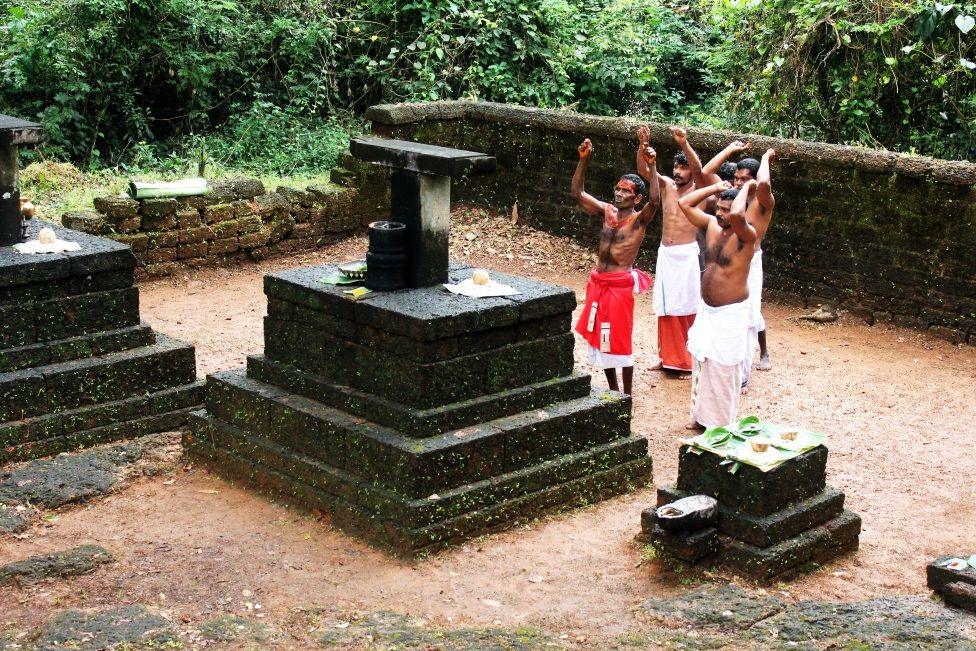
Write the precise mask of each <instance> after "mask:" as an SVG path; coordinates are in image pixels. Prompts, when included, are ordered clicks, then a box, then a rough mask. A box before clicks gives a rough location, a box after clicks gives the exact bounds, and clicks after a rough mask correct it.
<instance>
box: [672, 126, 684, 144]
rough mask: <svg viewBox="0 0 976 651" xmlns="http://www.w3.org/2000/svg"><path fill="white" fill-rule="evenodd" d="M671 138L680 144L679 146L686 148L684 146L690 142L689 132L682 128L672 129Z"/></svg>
mask: <svg viewBox="0 0 976 651" xmlns="http://www.w3.org/2000/svg"><path fill="white" fill-rule="evenodd" d="M671 137H673V138H674V141H675V142H676V143H678V145H679V146H684V144H685V143H686V142H687V141H688V132H687V131H685V130H684V129H682V128H681V127H671Z"/></svg>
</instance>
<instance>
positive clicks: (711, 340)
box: [688, 299, 750, 427]
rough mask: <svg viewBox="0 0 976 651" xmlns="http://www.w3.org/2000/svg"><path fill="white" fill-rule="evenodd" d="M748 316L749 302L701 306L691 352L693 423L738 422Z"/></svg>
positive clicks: (690, 338)
mask: <svg viewBox="0 0 976 651" xmlns="http://www.w3.org/2000/svg"><path fill="white" fill-rule="evenodd" d="M749 315H750V303H749V300H748V299H746V300H744V301H740V302H738V303H732V304H731V305H723V306H721V307H712V306H711V305H706V304H705V303H704V302H702V304H701V306H700V307H699V309H698V314H697V315H696V316H695V325H693V326H692V327H691V330H690V331H689V332H688V352H690V353H691V355H692V357H693V358H694V363H693V366H692V376H691V419H692V420H693V421H695V422H697V423H698V424H700V425H704V426H705V427H717V426H720V425H728V424H730V423H732V422H734V421H735V420H736V419H737V418H738V415H739V394H740V391H741V388H742V365H743V361H744V360H745V358H746V349H747V347H748V343H747V337H746V334H747V330H748V327H749Z"/></svg>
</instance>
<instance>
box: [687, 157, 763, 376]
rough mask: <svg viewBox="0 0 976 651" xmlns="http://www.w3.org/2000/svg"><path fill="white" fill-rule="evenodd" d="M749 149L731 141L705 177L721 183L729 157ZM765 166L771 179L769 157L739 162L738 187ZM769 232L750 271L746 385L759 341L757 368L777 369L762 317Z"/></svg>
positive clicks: (754, 258)
mask: <svg viewBox="0 0 976 651" xmlns="http://www.w3.org/2000/svg"><path fill="white" fill-rule="evenodd" d="M748 148H749V143H748V142H742V141H741V140H735V141H733V142H731V143H729V145H728V146H727V147H726V148H725V149H723V150H722V151H720V152H719V153H718V154H717V155H716V156H715V158H713V159H712V160H710V161H708V164H706V165H705V167H704V168H702V176H704V177H705V179H706V182H708V183H713V182H717V181H718V177H717V176H716V174H718V173H719V172H720V171H721V168H722V167H725V166H726V165H729V164H730V163H728V162H727V160H728V159H729V157H731V156H733V155H734V154H738V153H741V152H743V151H745V150H746V149H748ZM767 153H768V152H767ZM764 166H765V168H764ZM763 169H765V175H766V179H767V180H768V178H769V160H768V159H767V157H766V156H763V160H762V161H757V160H756V159H755V158H743V159H742V160H740V161H739V162H738V163H736V164H735V172H734V173H735V180H734V181H733V183H734V185H735V187H737V188H741V187H742V186H743V185H744V184H745V183H746V182H747V181H750V180H753V179H755V180H756V181H757V182H759V176H760V174H761V173H762V170H763ZM759 196H763V194H762V193H760V194H759ZM767 209H768V210H772V207H771V206H767ZM768 226H769V222H768V220H767V221H766V227H768ZM765 234H766V232H765V227H764V228H763V232H762V234H761V235H760V237H759V241H758V242H757V243H756V255H755V256H753V258H752V270H751V271H750V272H749V288H750V289H751V292H750V294H749V296H750V300H751V301H752V302H753V311H752V316H751V318H750V320H749V329H750V330H751V331H752V332H751V333H750V337H751V340H750V347H749V358H748V361H747V362H746V365H747V366H746V371H745V374H744V376H743V378H744V381H745V384H748V383H749V376H750V375H751V374H752V359H753V357H754V356H755V353H756V343H758V344H759V365H758V366H757V367H756V368H758V369H759V370H760V371H768V370H770V369H771V368H773V365H772V363H771V362H770V360H769V347H768V346H767V344H766V320H765V319H763V316H762V287H763V268H762V261H763V255H762V236H763V235H765ZM743 386H744V385H743Z"/></svg>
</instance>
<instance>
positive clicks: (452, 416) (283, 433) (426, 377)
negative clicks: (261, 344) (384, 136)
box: [184, 139, 651, 555]
mask: <svg viewBox="0 0 976 651" xmlns="http://www.w3.org/2000/svg"><path fill="white" fill-rule="evenodd" d="M352 151H353V152H354V153H355V154H357V155H360V156H362V157H363V158H365V159H367V160H369V161H371V162H374V163H377V164H381V165H385V166H388V167H392V168H393V169H394V170H395V171H394V174H393V177H394V192H393V200H392V201H393V203H394V205H393V206H392V215H393V218H394V219H397V220H398V221H401V222H404V223H406V224H407V228H408V230H409V231H410V232H412V233H413V234H414V239H413V240H412V242H411V243H409V244H408V253H409V256H410V257H411V260H409V261H408V263H407V265H408V269H409V270H411V271H409V278H408V282H407V287H406V288H405V289H401V290H397V291H390V292H373V293H372V294H368V295H367V296H365V297H363V298H361V299H359V300H355V301H354V300H351V299H350V297H349V295H347V294H345V293H344V292H343V287H342V286H339V287H337V286H335V285H327V284H323V283H322V282H320V279H322V278H323V277H325V276H328V275H330V274H333V273H335V271H336V267H334V266H319V267H307V268H300V269H293V270H290V271H283V272H279V273H274V274H270V275H268V276H266V277H265V293H266V294H267V296H268V316H267V318H266V320H265V329H264V340H265V349H264V354H263V355H255V356H251V357H249V358H248V360H247V368H246V370H245V369H240V370H235V371H229V372H222V373H215V374H213V375H211V376H210V377H209V378H208V379H209V382H208V385H207V398H206V411H201V412H197V413H195V414H194V415H193V416H192V417H191V427H190V432H189V433H188V434H187V436H186V437H185V441H184V442H185V446H186V448H187V450H188V451H189V452H190V453H192V454H195V455H197V456H199V457H201V458H203V459H205V460H207V461H208V462H209V465H211V466H212V467H213V468H215V469H216V470H217V471H218V472H220V473H221V474H224V475H225V476H228V477H231V478H238V479H241V480H243V481H244V482H246V483H248V484H250V485H252V486H255V487H258V488H260V489H263V490H264V491H267V492H270V493H273V494H277V495H280V496H284V497H286V498H289V499H290V500H291V501H294V502H297V503H298V504H300V505H302V506H305V507H308V508H315V509H320V510H322V511H325V512H327V513H330V514H331V518H332V523H333V524H334V525H336V526H338V527H341V528H342V529H344V530H346V531H348V532H350V533H353V534H356V535H359V536H362V537H364V538H366V539H367V540H369V541H371V542H373V543H376V544H379V545H381V546H384V547H386V548H390V549H392V550H394V551H395V552H397V553H399V554H402V555H412V554H415V553H417V552H420V551H425V550H433V549H437V548H440V547H443V546H445V545H447V544H451V543H454V542H458V541H460V540H462V539H464V538H467V537H470V536H473V535H477V534H480V533H484V532H487V531H491V530H495V529H499V528H504V527H506V526H511V525H512V524H514V523H516V522H519V521H524V520H525V519H526V518H529V517H532V516H534V515H536V514H538V513H539V512H541V511H543V510H545V509H550V508H553V507H557V506H563V505H577V504H584V503H590V502H593V501H594V500H598V499H602V498H605V497H608V496H611V495H614V494H619V493H621V492H624V491H626V490H628V488H629V487H630V486H633V485H635V484H643V483H645V482H646V481H648V480H649V478H650V473H651V460H650V458H649V457H648V456H647V441H646V440H645V439H644V438H642V437H639V436H634V435H632V434H631V431H630V410H631V402H630V398H629V397H628V396H625V395H623V394H619V393H610V392H605V391H593V390H592V389H591V387H590V377H589V376H588V375H586V374H583V373H577V372H574V370H573V343H574V341H573V335H572V333H571V332H570V318H571V313H572V311H573V309H574V308H575V307H576V298H575V295H574V293H573V292H572V291H570V290H568V289H565V288H562V287H556V286H553V285H546V284H543V283H539V282H535V281H532V280H528V279H524V278H517V277H513V276H507V275H502V274H494V275H493V277H494V278H496V279H497V280H499V281H501V282H504V283H506V284H508V285H510V286H512V287H514V288H515V289H517V290H519V291H520V292H521V293H520V294H518V295H514V296H509V297H494V298H471V297H467V296H459V295H456V294H452V293H449V292H448V291H447V290H445V289H444V288H443V287H442V286H441V285H440V283H442V282H445V281H451V282H458V281H460V280H462V279H465V278H469V277H471V274H472V270H471V269H470V268H468V267H464V266H460V265H453V266H449V265H448V261H447V226H448V224H447V221H446V220H447V218H448V216H449V212H448V210H449V207H450V192H449V188H450V177H451V176H456V175H459V174H464V173H477V172H484V171H490V169H491V167H492V166H493V164H494V162H493V159H491V158H490V157H487V156H484V155H483V154H475V153H472V152H460V151H457V150H451V149H445V148H440V147H429V146H426V145H419V144H417V143H402V142H398V141H383V140H376V139H374V140H370V141H368V142H366V143H363V142H362V141H360V142H356V141H354V142H353V143H352ZM427 177H437V178H432V179H430V178H427ZM398 184H399V186H398ZM430 204H433V205H430Z"/></svg>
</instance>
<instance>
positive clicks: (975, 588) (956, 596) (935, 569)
mask: <svg viewBox="0 0 976 651" xmlns="http://www.w3.org/2000/svg"><path fill="white" fill-rule="evenodd" d="M970 556H971V554H959V555H957V556H943V557H941V558H937V559H935V560H934V561H932V562H931V563H929V564H928V566H927V567H926V568H925V574H926V578H927V579H928V586H929V589H930V590H932V591H933V592H935V593H936V594H937V595H939V596H940V597H942V599H943V600H944V601H945V602H946V603H947V604H949V605H950V606H955V607H956V608H961V609H962V610H967V611H969V612H971V613H973V614H974V615H976V568H974V567H967V568H966V569H964V570H950V569H949V568H947V567H943V565H944V563H945V562H946V561H948V560H950V559H952V558H963V559H968V558H969V557H970Z"/></svg>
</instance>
